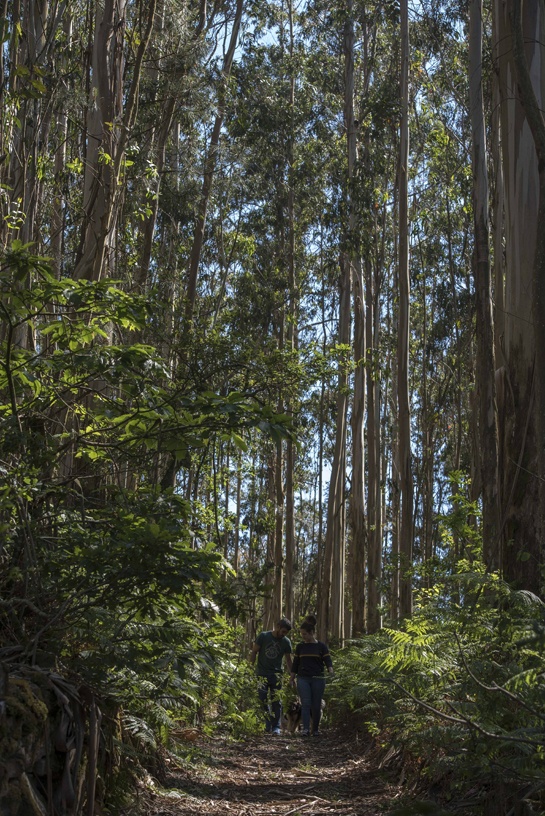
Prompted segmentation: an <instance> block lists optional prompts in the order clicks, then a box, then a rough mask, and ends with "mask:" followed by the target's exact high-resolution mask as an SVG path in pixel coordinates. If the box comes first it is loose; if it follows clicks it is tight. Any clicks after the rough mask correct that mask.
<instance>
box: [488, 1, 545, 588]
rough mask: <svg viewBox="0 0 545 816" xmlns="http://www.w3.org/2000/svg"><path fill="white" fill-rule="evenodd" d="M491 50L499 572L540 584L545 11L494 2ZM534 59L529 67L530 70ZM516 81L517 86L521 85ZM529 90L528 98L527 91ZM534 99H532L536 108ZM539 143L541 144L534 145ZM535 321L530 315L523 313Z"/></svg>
mask: <svg viewBox="0 0 545 816" xmlns="http://www.w3.org/2000/svg"><path fill="white" fill-rule="evenodd" d="M494 34H495V37H496V40H495V42H494V58H495V66H496V69H497V77H498V88H499V95H500V123H501V134H502V141H501V151H502V165H503V179H504V189H505V210H504V212H505V220H504V227H505V234H504V239H505V302H506V303H507V304H508V308H507V309H506V312H505V319H504V336H503V342H502V344H501V347H502V351H503V355H504V358H505V365H504V366H502V367H501V369H500V372H499V377H498V395H499V400H498V403H499V415H500V427H501V431H502V436H501V440H500V457H501V461H502V464H503V470H504V474H503V481H504V484H503V488H502V502H503V506H502V527H501V529H502V556H501V563H502V566H503V571H504V576H505V578H506V579H507V580H508V581H509V582H510V583H512V584H514V585H515V586H517V587H519V588H524V589H528V590H531V591H534V592H536V593H539V592H540V591H541V584H542V581H541V578H540V573H541V566H542V562H543V545H542V538H543V527H542V518H541V516H542V514H541V511H539V512H536V509H537V508H538V507H540V506H541V499H542V497H541V496H540V486H543V480H542V477H541V478H540V476H541V468H542V463H541V458H542V457H541V453H542V440H543V430H542V428H543V423H542V421H541V407H542V399H543V394H542V391H543V384H542V379H543V375H542V368H543V354H542V345H541V342H542V340H541V335H540V333H541V332H542V330H543V327H542V319H543V318H542V311H543V307H542V304H543V297H542V284H543V278H542V271H541V261H540V254H541V252H542V247H541V242H542V240H543V238H544V235H545V231H544V230H543V194H542V191H543V164H542V161H543V147H542V142H541V135H540V133H541V130H542V122H541V114H540V113H539V110H538V108H543V103H544V88H545V78H544V75H543V67H542V66H543V65H544V64H545V63H544V56H545V46H544V42H545V20H544V15H543V13H542V9H541V7H540V6H539V5H538V4H537V3H535V2H534V3H532V2H527V3H525V4H524V9H523V10H522V13H521V10H520V6H519V5H518V3H517V2H515V0H510V2H508V3H502V2H500V0H497V1H496V2H495V3H494ZM528 66H529V67H530V71H529V70H528ZM517 86H518V87H517ZM532 96H534V99H533V100H532ZM536 104H537V107H536ZM536 148H537V152H536ZM530 315H531V316H532V320H529V316H530Z"/></svg>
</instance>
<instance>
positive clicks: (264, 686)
mask: <svg viewBox="0 0 545 816" xmlns="http://www.w3.org/2000/svg"><path fill="white" fill-rule="evenodd" d="M258 679H259V687H258V689H257V693H258V695H259V699H260V700H261V703H262V704H263V710H264V712H265V730H266V731H267V733H269V732H271V731H274V730H275V729H276V728H280V720H281V718H282V702H281V700H280V689H281V688H282V675H280V674H267V675H266V676H262V677H259V678H258Z"/></svg>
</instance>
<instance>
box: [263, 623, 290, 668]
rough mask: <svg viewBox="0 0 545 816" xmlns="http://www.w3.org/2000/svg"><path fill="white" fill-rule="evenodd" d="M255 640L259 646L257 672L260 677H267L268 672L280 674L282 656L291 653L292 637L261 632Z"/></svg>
mask: <svg viewBox="0 0 545 816" xmlns="http://www.w3.org/2000/svg"><path fill="white" fill-rule="evenodd" d="M255 642H256V644H257V645H258V646H259V652H258V653H257V669H256V674H258V675H259V676H260V677H266V676H267V675H268V674H280V672H281V671H282V658H283V657H284V655H285V654H291V641H290V639H289V638H287V637H286V636H285V635H284V636H283V637H281V638H276V637H275V636H274V635H273V633H272V632H261V634H260V635H258V636H257V638H256V641H255Z"/></svg>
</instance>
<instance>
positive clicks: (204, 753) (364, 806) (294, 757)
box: [127, 731, 400, 816]
mask: <svg viewBox="0 0 545 816" xmlns="http://www.w3.org/2000/svg"><path fill="white" fill-rule="evenodd" d="M369 749H370V746H369V745H365V744H362V743H361V742H360V743H358V742H357V740H355V739H354V738H351V737H350V736H349V734H348V733H341V732H340V731H325V732H324V734H323V735H322V736H321V737H311V738H303V737H301V736H299V735H298V734H295V735H291V734H290V735H285V736H279V737H271V736H263V737H253V738H249V739H246V740H245V741H243V742H232V741H228V740H222V739H209V740H206V739H202V740H199V741H198V743H196V744H195V752H196V753H195V754H194V756H193V760H192V763H191V767H190V768H188V767H187V766H186V767H182V766H181V765H179V766H178V765H177V764H176V763H175V762H174V761H173V760H172V759H171V760H170V762H169V763H168V765H167V767H168V772H167V776H166V781H164V782H163V787H162V788H159V787H157V788H156V789H155V791H150V789H149V787H147V788H146V790H145V792H143V793H142V796H141V798H140V802H139V804H137V805H135V809H134V810H133V809H131V810H130V811H128V812H127V816H130V814H137V813H138V814H141V813H144V814H146V816H194V814H199V816H299V814H300V815H301V816H326V814H335V816H379V815H380V814H385V813H387V812H388V810H389V809H390V808H391V807H392V806H393V804H394V802H395V801H396V799H397V798H398V796H399V795H400V786H399V785H398V784H396V783H395V782H394V781H392V779H391V778H390V779H389V778H388V777H389V776H390V777H391V774H388V773H387V772H385V771H383V770H380V768H379V763H378V762H377V760H376V757H373V756H372V755H371V752H370V750H369Z"/></svg>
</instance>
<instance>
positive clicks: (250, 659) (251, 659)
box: [248, 643, 259, 666]
mask: <svg viewBox="0 0 545 816" xmlns="http://www.w3.org/2000/svg"><path fill="white" fill-rule="evenodd" d="M258 652H259V644H257V643H253V644H252V650H251V652H250V654H249V656H248V662H249V663H250V665H251V666H253V665H254V663H255V658H256V655H257V653H258Z"/></svg>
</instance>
